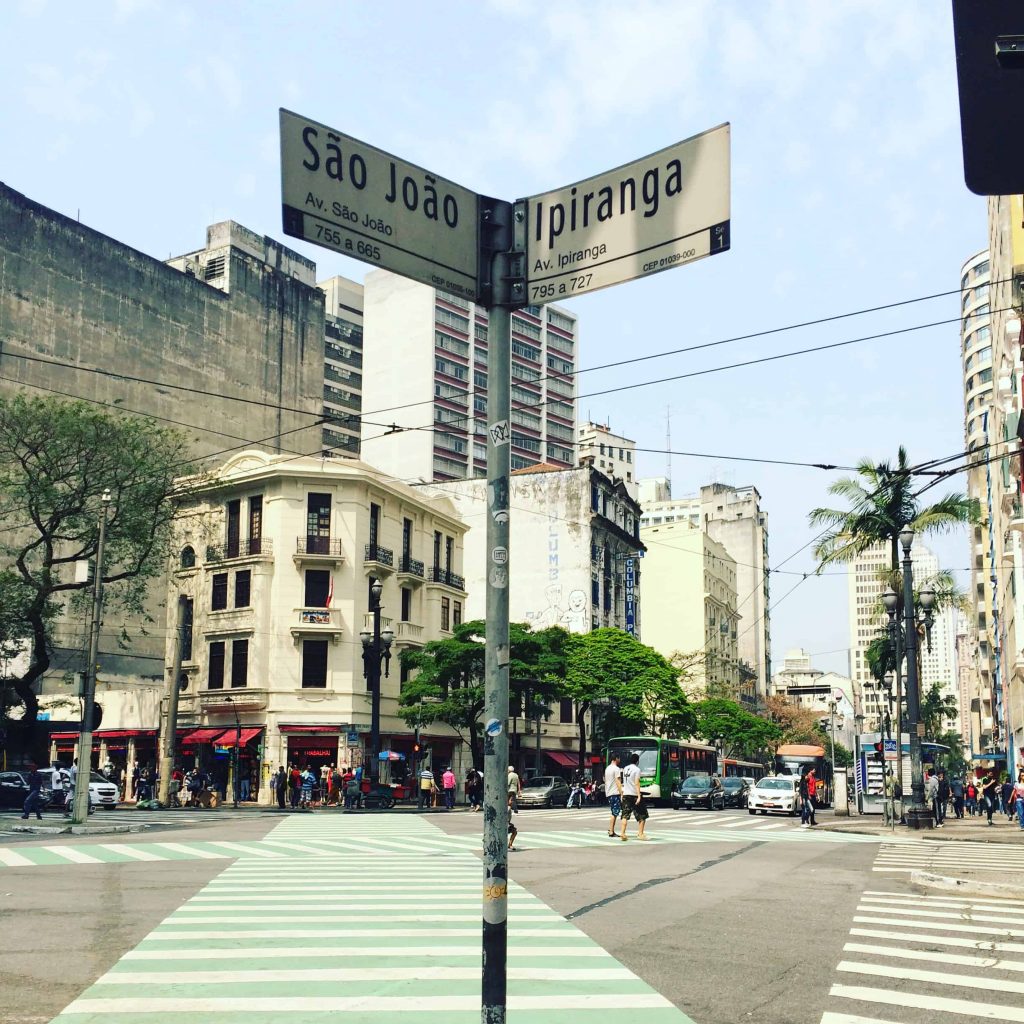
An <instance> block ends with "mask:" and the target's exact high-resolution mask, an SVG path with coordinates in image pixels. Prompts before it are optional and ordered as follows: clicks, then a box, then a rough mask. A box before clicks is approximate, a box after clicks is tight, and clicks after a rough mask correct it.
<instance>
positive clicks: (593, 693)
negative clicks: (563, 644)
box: [561, 628, 695, 765]
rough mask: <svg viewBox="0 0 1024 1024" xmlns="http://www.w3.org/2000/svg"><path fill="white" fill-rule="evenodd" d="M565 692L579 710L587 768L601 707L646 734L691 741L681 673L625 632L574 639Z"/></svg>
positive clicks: (602, 631)
mask: <svg viewBox="0 0 1024 1024" xmlns="http://www.w3.org/2000/svg"><path fill="white" fill-rule="evenodd" d="M561 692H562V695H563V696H565V697H570V698H571V699H572V700H573V702H574V703H575V706H576V726H577V729H578V730H579V738H580V743H579V759H580V760H579V763H580V764H581V765H583V764H585V763H586V754H587V734H586V715H587V713H588V712H589V711H590V710H591V709H592V708H593V706H594V703H595V701H596V702H599V703H601V704H602V705H605V706H610V707H611V709H612V711H613V714H614V716H615V717H616V718H617V720H618V721H621V722H623V723H628V724H629V726H630V727H631V728H634V729H636V730H637V731H638V732H641V733H644V734H651V735H654V736H666V735H667V736H681V735H689V734H690V733H691V732H692V730H693V727H694V724H695V717H694V714H693V707H692V705H691V704H690V702H689V701H688V700H687V699H686V695H685V694H684V693H683V691H682V689H681V688H680V685H679V675H678V672H677V671H676V669H675V668H673V666H672V665H671V664H670V663H669V662H668V661H667V660H666V659H665V658H664V657H662V655H661V654H659V653H658V652H657V651H656V650H654V648H653V647H648V646H646V644H642V643H641V642H640V641H639V640H637V639H636V637H634V636H632V635H631V634H629V633H624V632H623V631H622V630H619V629H610V628H602V629H595V630H593V632H590V633H575V634H572V635H571V637H570V640H569V643H568V645H567V660H566V671H565V680H564V682H563V684H562V686H561Z"/></svg>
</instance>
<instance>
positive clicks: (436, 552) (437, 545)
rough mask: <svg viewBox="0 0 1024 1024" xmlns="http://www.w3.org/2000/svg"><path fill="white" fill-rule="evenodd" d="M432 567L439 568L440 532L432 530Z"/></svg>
mask: <svg viewBox="0 0 1024 1024" xmlns="http://www.w3.org/2000/svg"><path fill="white" fill-rule="evenodd" d="M434 568H435V569H440V568H441V533H440V531H438V530H435V531H434Z"/></svg>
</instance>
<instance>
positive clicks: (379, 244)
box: [281, 109, 480, 299]
mask: <svg viewBox="0 0 1024 1024" xmlns="http://www.w3.org/2000/svg"><path fill="white" fill-rule="evenodd" d="M281 202H282V205H283V217H284V232H285V234H286V235H291V236H292V237H294V238H302V239H304V240H305V241H307V242H313V243H315V244H316V245H321V246H324V247H325V248H327V249H334V250H335V251H336V252H340V253H343V254H344V255H345V256H351V257H353V258H354V259H357V260H363V261H364V262H366V263H372V264H374V265H375V266H378V267H384V268H385V269H387V270H393V271H394V272H395V273H396V274H402V275H403V276H404V277H409V278H412V279H413V280H414V281H422V282H423V283H424V284H429V285H433V286H434V287H436V288H440V289H442V290H443V291H447V292H453V293H454V294H456V295H461V296H462V297H463V298H467V299H476V298H478V297H479V287H478V283H479V267H478V251H479V249H480V244H479V220H480V217H479V196H477V195H476V193H475V192H470V191H469V190H468V189H465V188H463V187H462V186H461V185H456V184H455V183H454V182H452V181H448V180H447V179H445V178H441V177H438V176H437V175H436V174H431V173H430V172H429V171H425V170H423V168H422V167H417V166H416V165H415V164H410V163H408V162H407V161H405V160H400V159H399V158H398V157H395V156H392V155H391V154H389V153H385V152H383V151H382V150H379V149H377V148H376V147H374V146H370V145H368V144H367V143H365V142H360V141H359V140H358V139H353V138H352V137H351V136H350V135H345V134H343V133H342V132H339V131H335V130H334V129H333V128H328V127H327V126H326V125H323V124H320V123H319V122H317V121H311V120H310V119H309V118H306V117H302V116H300V115H299V114H293V113H292V112H291V111H289V110H284V109H282V110H281Z"/></svg>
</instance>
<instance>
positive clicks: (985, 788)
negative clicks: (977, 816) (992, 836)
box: [981, 771, 999, 825]
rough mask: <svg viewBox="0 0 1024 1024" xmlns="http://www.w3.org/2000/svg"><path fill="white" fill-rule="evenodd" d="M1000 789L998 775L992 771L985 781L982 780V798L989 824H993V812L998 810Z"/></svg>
mask: <svg viewBox="0 0 1024 1024" xmlns="http://www.w3.org/2000/svg"><path fill="white" fill-rule="evenodd" d="M998 788H999V783H998V782H997V781H996V773H995V772H994V771H990V772H989V773H988V774H987V775H986V776H985V778H984V779H982V780H981V798H982V800H984V802H985V814H986V815H987V817H988V824H989V825H991V824H992V812H993V811H994V810H995V809H996V799H997V797H996V790H997V789H998Z"/></svg>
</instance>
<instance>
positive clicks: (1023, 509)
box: [1009, 501, 1024, 533]
mask: <svg viewBox="0 0 1024 1024" xmlns="http://www.w3.org/2000/svg"><path fill="white" fill-rule="evenodd" d="M1009 526H1010V529H1011V530H1017V531H1018V532H1020V533H1024V506H1022V505H1021V503H1020V501H1015V502H1014V503H1013V504H1012V505H1011V506H1010V523H1009Z"/></svg>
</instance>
